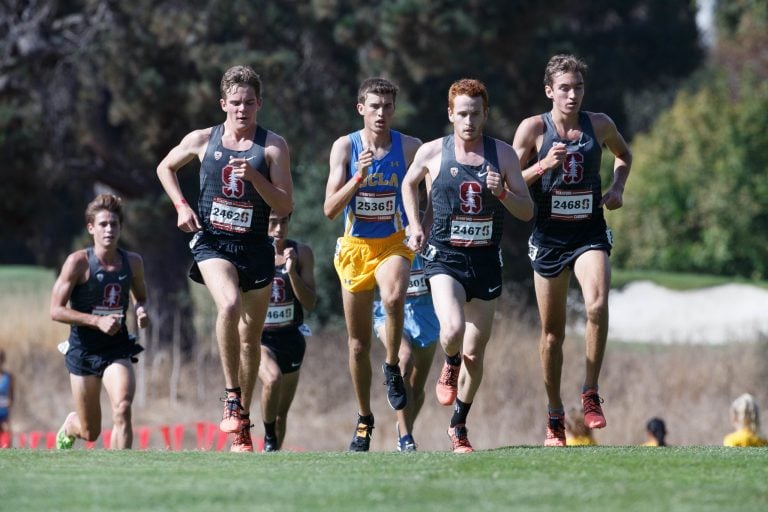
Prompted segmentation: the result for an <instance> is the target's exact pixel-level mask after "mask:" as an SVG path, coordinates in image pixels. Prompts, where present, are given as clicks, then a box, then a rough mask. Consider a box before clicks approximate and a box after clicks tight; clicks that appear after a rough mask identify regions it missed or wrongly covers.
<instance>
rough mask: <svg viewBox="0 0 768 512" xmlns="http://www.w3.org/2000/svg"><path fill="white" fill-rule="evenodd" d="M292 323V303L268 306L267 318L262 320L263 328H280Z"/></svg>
mask: <svg viewBox="0 0 768 512" xmlns="http://www.w3.org/2000/svg"><path fill="white" fill-rule="evenodd" d="M291 322H293V301H291V302H286V303H285V304H270V305H269V309H267V317H266V318H265V319H264V326H265V327H282V326H285V325H290V324H291Z"/></svg>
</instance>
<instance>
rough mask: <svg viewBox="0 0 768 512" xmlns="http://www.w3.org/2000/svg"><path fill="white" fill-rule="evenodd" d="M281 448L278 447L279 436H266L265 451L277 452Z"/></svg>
mask: <svg viewBox="0 0 768 512" xmlns="http://www.w3.org/2000/svg"><path fill="white" fill-rule="evenodd" d="M278 450H279V448H278V447H277V438H276V437H270V436H264V451H265V452H276V451H278Z"/></svg>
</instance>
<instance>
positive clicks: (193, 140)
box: [179, 126, 213, 153]
mask: <svg viewBox="0 0 768 512" xmlns="http://www.w3.org/2000/svg"><path fill="white" fill-rule="evenodd" d="M212 130H213V127H210V126H209V127H208V128H202V129H200V130H193V131H191V132H189V133H188V134H186V135H185V136H184V138H183V139H181V143H180V144H179V146H181V147H183V148H185V149H188V150H190V151H191V152H193V153H198V152H199V151H200V150H201V149H203V148H205V147H206V146H207V145H208V141H210V140H211V131H212Z"/></svg>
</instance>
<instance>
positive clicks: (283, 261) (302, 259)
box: [259, 212, 317, 452]
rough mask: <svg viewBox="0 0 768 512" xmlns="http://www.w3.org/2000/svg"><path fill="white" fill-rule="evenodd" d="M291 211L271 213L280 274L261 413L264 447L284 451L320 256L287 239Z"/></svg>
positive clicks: (264, 356)
mask: <svg viewBox="0 0 768 512" xmlns="http://www.w3.org/2000/svg"><path fill="white" fill-rule="evenodd" d="M290 218H291V216H290V215H285V216H280V215H277V214H276V213H274V212H272V213H271V214H270V216H269V235H270V236H271V237H272V239H273V240H274V241H275V278H274V279H273V280H272V296H271V297H270V299H269V309H268V310H267V318H266V320H265V322H264V332H263V333H262V335H261V365H260V366H259V380H261V385H262V387H261V416H262V420H263V422H264V451H265V452H274V451H277V450H279V449H280V448H281V447H282V445H283V441H284V440H285V431H286V429H287V425H288V410H289V409H290V408H291V403H292V402H293V397H294V395H295V394H296V387H297V386H298V384H299V372H300V371H301V364H302V362H303V360H304V351H305V349H306V345H307V344H306V340H305V339H304V336H305V335H308V334H309V333H310V331H309V327H308V326H307V325H306V324H304V309H307V310H313V309H315V305H316V304H317V293H315V256H314V254H313V253H312V249H311V248H310V247H309V246H308V245H306V244H302V243H299V242H297V241H295V240H291V239H289V238H288V223H289V221H290Z"/></svg>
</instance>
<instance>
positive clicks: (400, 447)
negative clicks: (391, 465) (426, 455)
mask: <svg viewBox="0 0 768 512" xmlns="http://www.w3.org/2000/svg"><path fill="white" fill-rule="evenodd" d="M397 451H399V452H415V451H416V441H414V439H413V436H412V435H411V434H405V435H404V436H402V437H399V438H398V440H397Z"/></svg>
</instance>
